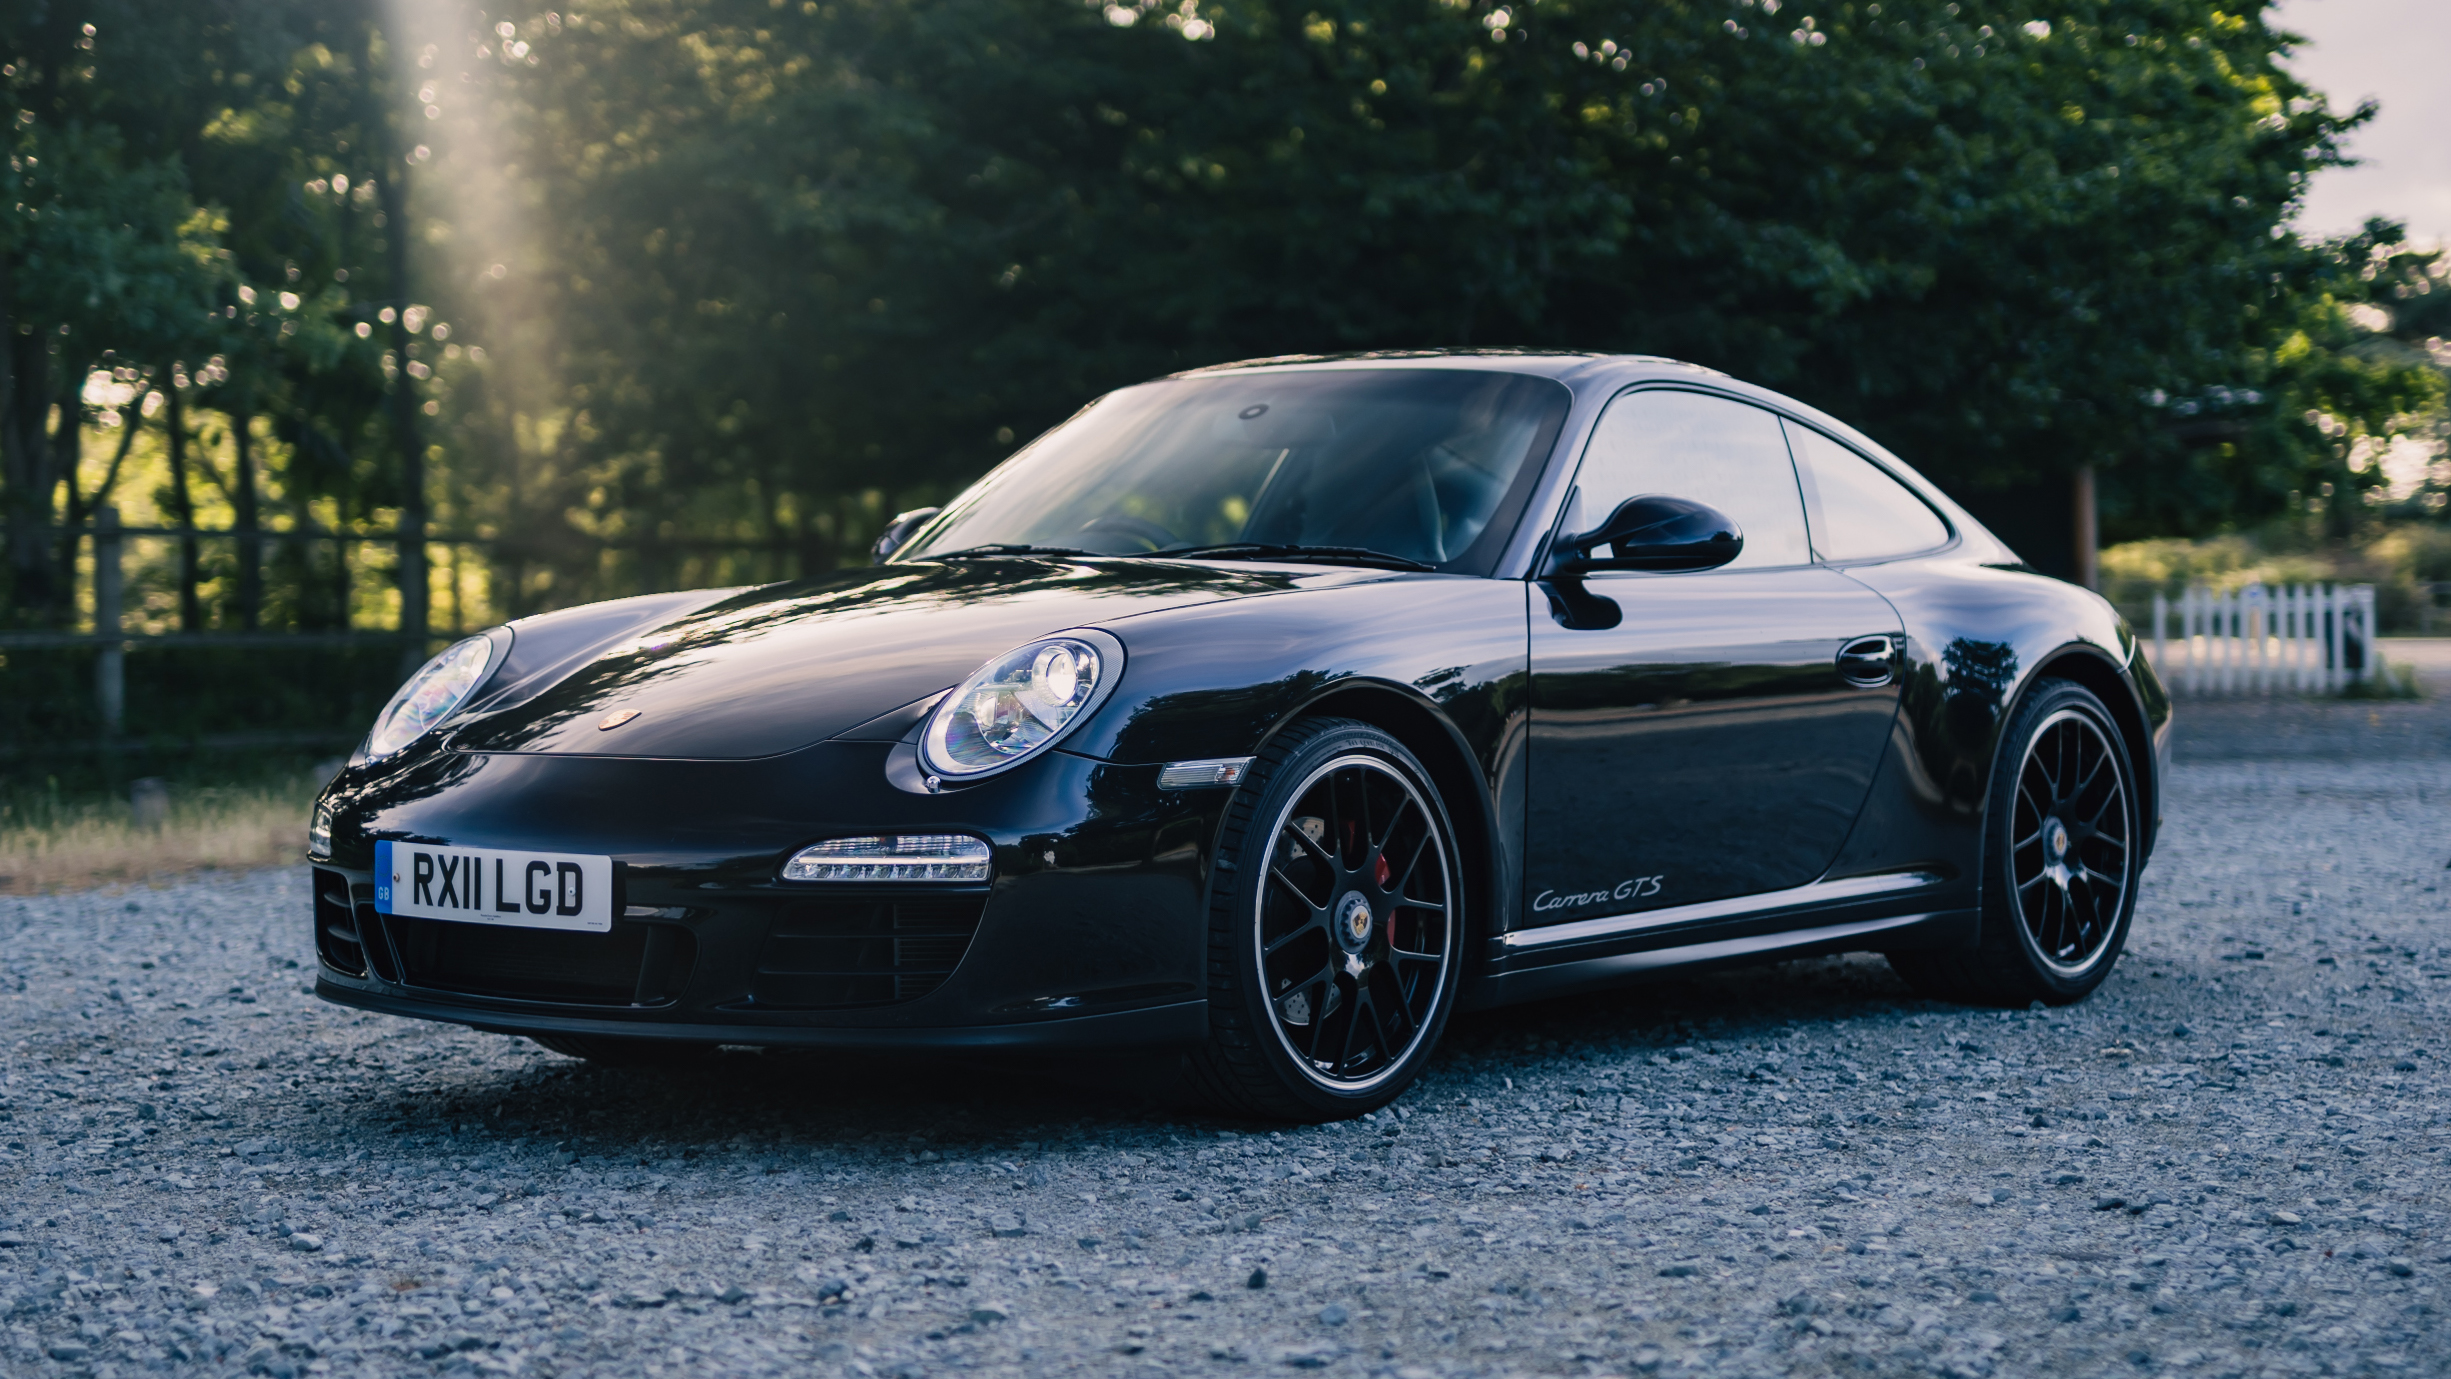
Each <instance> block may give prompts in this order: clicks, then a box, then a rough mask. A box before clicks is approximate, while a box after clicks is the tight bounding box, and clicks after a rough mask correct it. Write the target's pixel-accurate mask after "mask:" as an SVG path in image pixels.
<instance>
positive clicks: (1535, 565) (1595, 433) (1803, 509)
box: [1527, 378, 1956, 580]
mask: <svg viewBox="0 0 2451 1379" xmlns="http://www.w3.org/2000/svg"><path fill="white" fill-rule="evenodd" d="M1636 393H1698V394H1700V395H1702V396H1703V397H1715V398H1718V399H1720V400H1721V401H1723V402H1733V403H1735V404H1737V405H1738V406H1742V407H1750V408H1753V409H1754V410H1755V411H1757V412H1764V413H1767V414H1769V415H1770V416H1772V417H1774V418H1776V419H1777V420H1778V421H1779V422H1780V423H1781V429H1780V431H1779V444H1780V445H1781V446H1783V447H1785V448H1786V451H1787V471H1788V473H1789V474H1790V475H1791V476H1793V478H1794V480H1795V484H1796V510H1797V512H1798V514H1799V515H1800V516H1801V517H1802V518H1803V519H1804V548H1805V552H1806V558H1805V559H1803V560H1801V561H1798V562H1795V563H1793V564H1787V565H1748V566H1746V567H1744V568H1743V569H1738V570H1731V569H1728V568H1727V567H1725V566H1721V567H1720V568H1718V569H1712V570H1594V571H1592V572H1591V573H1590V574H1589V575H1588V576H1585V577H1586V578H1591V579H1597V578H1600V577H1601V576H1603V575H1606V576H1609V577H1611V578H1615V577H1619V576H1626V577H1632V578H1637V579H1684V578H1689V577H1692V576H1695V575H1749V574H1766V573H1769V572H1771V571H1774V570H1809V569H1812V568H1814V567H1815V566H1819V565H1824V564H1826V562H1824V561H1823V560H1822V559H1821V556H1820V553H1819V552H1818V551H1815V550H1814V549H1813V514H1812V505H1811V504H1810V503H1809V502H1807V501H1806V499H1805V496H1804V475H1803V473H1802V470H1801V469H1800V467H1799V466H1798V464H1797V461H1796V448H1795V445H1794V443H1793V442H1791V441H1789V440H1788V439H1787V432H1786V429H1785V426H1786V423H1788V422H1791V421H1794V420H1795V418H1793V417H1791V416H1789V415H1788V414H1787V412H1786V411H1785V410H1784V409H1782V408H1778V407H1772V406H1769V405H1766V404H1765V403H1763V402H1762V400H1761V399H1759V398H1753V397H1747V396H1745V395H1744V394H1742V393H1733V392H1727V391H1724V390H1722V389H1719V388H1711V387H1704V386H1698V385H1696V384H1693V383H1690V382H1687V381H1686V380H1684V379H1681V378H1680V379H1666V378H1663V379H1645V380H1643V381H1642V382H1639V383H1635V384H1631V385H1629V386H1627V387H1623V388H1620V389H1618V390H1617V391H1616V392H1613V393H1611V394H1609V396H1608V400H1607V401H1605V402H1603V403H1601V404H1600V409H1599V411H1598V412H1596V413H1594V414H1593V416H1592V420H1591V427H1590V429H1589V430H1588V431H1586V432H1585V433H1584V436H1583V448H1582V449H1581V450H1580V451H1578V452H1576V454H1575V456H1574V468H1573V470H1572V472H1571V473H1569V474H1568V475H1567V476H1566V489H1565V492H1564V493H1563V494H1562V495H1561V496H1560V497H1559V498H1558V500H1557V513H1556V515H1555V516H1553V517H1551V518H1550V519H1549V532H1548V534H1547V535H1546V536H1544V537H1542V538H1541V541H1540V544H1539V545H1537V546H1535V547H1533V548H1532V566H1531V570H1530V571H1529V573H1528V575H1527V577H1528V578H1530V579H1534V580H1543V579H1547V578H1549V574H1548V568H1549V558H1550V555H1551V553H1552V552H1554V551H1555V550H1556V548H1557V544H1558V542H1559V541H1561V540H1563V539H1564V538H1565V537H1566V536H1567V535H1569V533H1568V532H1567V531H1566V530H1565V526H1566V518H1567V516H1568V515H1569V514H1571V513H1572V512H1573V511H1574V509H1575V504H1576V501H1577V500H1578V499H1579V498H1580V497H1581V495H1582V491H1583V486H1582V483H1581V482H1580V481H1581V479H1582V477H1583V466H1584V464H1585V463H1586V462H1588V461H1589V460H1590V458H1591V447H1592V442H1594V441H1596V440H1598V439H1599V436H1600V424H1601V423H1602V422H1603V421H1605V420H1607V419H1608V413H1609V409H1610V408H1612V407H1615V406H1616V405H1617V404H1618V403H1620V402H1623V401H1625V400H1626V399H1627V398H1628V397H1631V396H1633V395H1634V394H1636ZM1799 424H1801V423H1799ZM1848 448H1849V449H1850V450H1852V449H1853V448H1854V447H1853V446H1849V447H1848ZM1882 472H1883V473H1887V472H1888V471H1887V470H1883V471H1882ZM1628 496H1632V495H1628ZM1917 498H1918V500H1919V501H1920V499H1921V495H1920V494H1918V495H1917ZM1925 506H1927V507H1928V506H1930V504H1925ZM1943 525H1948V524H1947V522H1946V521H1945V519H1944V522H1943ZM1950 531H1951V533H1952V534H1954V533H1955V531H1956V528H1955V527H1954V526H1951V527H1950ZM1934 549H1936V550H1937V549H1939V548H1938V547H1935V548H1934ZM1857 563H1859V564H1860V563H1864V562H1857Z"/></svg>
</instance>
